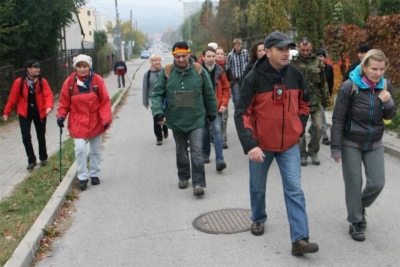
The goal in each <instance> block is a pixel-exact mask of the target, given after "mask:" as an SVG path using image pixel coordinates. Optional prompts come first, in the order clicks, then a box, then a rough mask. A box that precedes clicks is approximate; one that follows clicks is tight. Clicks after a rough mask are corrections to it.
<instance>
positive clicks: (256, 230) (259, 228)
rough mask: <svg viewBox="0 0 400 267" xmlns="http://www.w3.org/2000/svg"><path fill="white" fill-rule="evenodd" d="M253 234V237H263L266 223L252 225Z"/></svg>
mask: <svg viewBox="0 0 400 267" xmlns="http://www.w3.org/2000/svg"><path fill="white" fill-rule="evenodd" d="M251 233H252V234H253V235H263V234H264V223H259V222H253V224H252V225H251Z"/></svg>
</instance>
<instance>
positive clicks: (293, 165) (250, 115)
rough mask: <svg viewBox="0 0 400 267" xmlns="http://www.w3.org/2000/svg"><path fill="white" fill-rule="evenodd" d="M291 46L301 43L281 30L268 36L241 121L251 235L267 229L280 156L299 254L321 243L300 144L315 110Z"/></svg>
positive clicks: (245, 89)
mask: <svg viewBox="0 0 400 267" xmlns="http://www.w3.org/2000/svg"><path fill="white" fill-rule="evenodd" d="M290 46H295V44H294V43H293V42H292V41H290V40H289V38H288V37H287V36H286V35H285V34H283V33H281V32H273V33H271V34H270V35H268V36H267V38H265V41H264V47H265V54H266V55H265V56H264V57H262V58H261V59H259V60H258V61H257V63H256V64H255V65H254V66H253V68H252V70H251V71H250V72H249V74H248V75H247V76H246V77H245V78H244V80H243V83H242V86H241V89H240V97H239V99H238V102H237V105H236V110H235V124H236V129H237V132H238V135H239V139H240V142H241V144H242V146H243V149H244V152H245V153H247V154H248V155H249V159H250V161H249V170H250V202H251V210H252V215H251V219H252V221H253V224H252V226H251V233H252V234H253V235H262V234H263V233H264V223H265V221H266V220H267V213H266V210H265V208H266V206H265V192H266V183H267V174H268V170H269V167H270V165H271V163H272V161H273V160H274V159H276V161H277V163H278V166H279V169H280V173H281V176H282V184H283V191H284V196H285V203H286V210H287V215H288V220H289V224H290V238H291V242H292V254H293V255H296V256H297V255H302V254H305V253H314V252H317V251H318V245H317V244H316V243H311V242H309V241H308V239H309V231H308V219H307V213H306V208H305V197H304V193H303V190H302V189H301V164H300V149H299V144H298V139H299V137H300V136H301V135H303V134H304V129H305V126H306V123H307V119H308V116H309V113H310V102H309V101H310V100H309V94H308V92H307V87H306V83H305V80H304V77H303V75H302V73H301V72H300V70H299V69H298V68H297V67H295V66H292V65H288V64H289V54H290V53H289V47H290Z"/></svg>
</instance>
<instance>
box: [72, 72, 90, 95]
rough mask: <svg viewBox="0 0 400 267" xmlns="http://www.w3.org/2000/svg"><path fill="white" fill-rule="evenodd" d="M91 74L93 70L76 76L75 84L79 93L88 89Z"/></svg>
mask: <svg viewBox="0 0 400 267" xmlns="http://www.w3.org/2000/svg"><path fill="white" fill-rule="evenodd" d="M93 75H94V72H93V70H90V74H89V76H86V77H77V79H76V85H77V86H78V90H79V93H87V92H89V91H90V84H91V83H92V79H93ZM81 79H82V80H81Z"/></svg>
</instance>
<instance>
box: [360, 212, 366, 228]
mask: <svg viewBox="0 0 400 267" xmlns="http://www.w3.org/2000/svg"><path fill="white" fill-rule="evenodd" d="M365 215H367V214H365V208H363V217H362V220H361V222H360V227H361V229H362V230H365V229H366V228H367V220H366V219H365Z"/></svg>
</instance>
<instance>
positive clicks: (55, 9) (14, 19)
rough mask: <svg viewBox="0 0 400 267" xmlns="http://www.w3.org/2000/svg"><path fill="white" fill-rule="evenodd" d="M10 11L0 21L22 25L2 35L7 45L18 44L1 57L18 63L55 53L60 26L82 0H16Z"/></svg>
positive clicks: (12, 24) (66, 23) (10, 24)
mask: <svg viewBox="0 0 400 267" xmlns="http://www.w3.org/2000/svg"><path fill="white" fill-rule="evenodd" d="M15 3H16V5H15V8H14V9H13V10H12V12H9V13H8V14H5V15H4V16H1V19H0V20H1V24H4V23H6V24H8V25H9V26H10V27H16V26H19V25H21V24H23V23H24V21H27V24H26V26H25V27H21V29H20V30H19V31H18V32H15V33H14V34H13V35H10V36H9V37H8V38H5V39H2V44H3V45H6V46H14V47H18V53H14V52H12V51H8V52H6V53H5V54H4V55H3V58H5V59H8V60H12V61H13V62H14V64H15V65H18V66H21V65H22V63H23V62H24V61H25V60H26V59H27V58H37V59H38V60H42V59H45V58H49V57H52V56H54V54H55V53H56V51H57V50H58V48H59V37H60V29H61V27H62V26H64V25H68V24H69V23H70V22H71V21H72V12H75V11H76V9H77V7H79V6H80V5H83V4H84V3H85V0H63V1H53V0H35V1H31V0H16V1H15Z"/></svg>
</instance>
